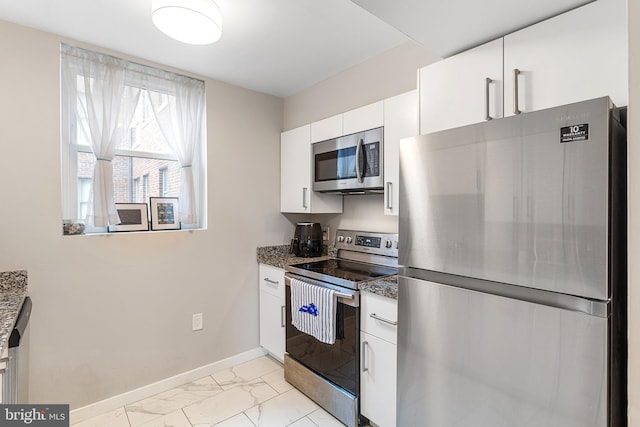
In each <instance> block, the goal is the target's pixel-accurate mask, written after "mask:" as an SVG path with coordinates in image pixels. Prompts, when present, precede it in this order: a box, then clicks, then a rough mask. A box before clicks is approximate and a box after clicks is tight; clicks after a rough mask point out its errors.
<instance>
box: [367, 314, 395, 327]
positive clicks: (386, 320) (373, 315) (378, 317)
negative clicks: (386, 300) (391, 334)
mask: <svg viewBox="0 0 640 427" xmlns="http://www.w3.org/2000/svg"><path fill="white" fill-rule="evenodd" d="M369 317H371V318H372V319H376V320H379V321H381V322H384V323H388V324H389V325H392V326H397V325H398V321H397V320H389V319H385V318H384V317H380V316H378V315H377V314H375V313H371V314H370V315H369Z"/></svg>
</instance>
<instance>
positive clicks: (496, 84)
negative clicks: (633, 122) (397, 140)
mask: <svg viewBox="0 0 640 427" xmlns="http://www.w3.org/2000/svg"><path fill="white" fill-rule="evenodd" d="M626 4H627V3H626V0H597V1H595V2H593V3H589V4H587V5H585V6H582V7H580V8H577V9H574V10H572V11H569V12H567V13H564V14H561V15H558V16H556V17H553V18H550V19H548V20H546V21H542V22H540V23H538V24H535V25H532V26H530V27H527V28H524V29H522V30H520V31H516V32H514V33H511V34H509V35H506V36H505V37H503V38H500V39H497V40H494V41H492V42H489V43H486V44H484V45H481V46H478V47H476V48H474V49H470V50H468V51H465V52H462V53H460V54H458V55H454V56H451V57H449V58H446V59H444V60H442V61H440V62H437V63H435V64H432V65H429V66H426V67H424V68H422V69H420V71H419V91H420V133H421V134H424V133H430V132H435V131H439V130H443V129H450V128H454V127H458V126H464V125H468V124H473V123H479V122H482V121H486V120H491V119H495V118H500V117H506V116H511V115H515V114H519V113H520V112H528V111H537V110H541V109H544V108H550V107H554V106H557V105H564V104H568V103H572V102H579V101H582V100H585V99H592V98H597V97H601V96H609V97H610V98H611V99H612V100H613V102H614V103H615V104H616V105H618V106H624V105H627V104H628V98H627V92H628V78H627V68H628V66H627V44H628V43H627V17H626V16H627V14H626Z"/></svg>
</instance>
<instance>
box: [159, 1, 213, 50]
mask: <svg viewBox="0 0 640 427" xmlns="http://www.w3.org/2000/svg"><path fill="white" fill-rule="evenodd" d="M151 8H152V19H153V23H154V25H155V26H156V27H157V28H158V29H159V30H160V31H162V32H163V33H165V34H166V35H168V36H169V37H171V38H174V39H176V40H178V41H181V42H183V43H189V44H196V45H203V44H209V43H213V42H215V41H217V40H218V39H219V38H220V36H221V35H222V15H221V14H220V8H218V5H217V4H215V3H214V2H213V1H212V0H152V2H151Z"/></svg>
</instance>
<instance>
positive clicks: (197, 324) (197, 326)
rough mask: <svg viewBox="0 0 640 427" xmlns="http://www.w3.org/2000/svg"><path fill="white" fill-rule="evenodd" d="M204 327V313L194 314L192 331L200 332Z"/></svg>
mask: <svg viewBox="0 0 640 427" xmlns="http://www.w3.org/2000/svg"><path fill="white" fill-rule="evenodd" d="M203 327H204V322H203V320H202V313H197V314H194V315H193V317H192V318H191V330H192V331H199V330H201V329H202V328H203Z"/></svg>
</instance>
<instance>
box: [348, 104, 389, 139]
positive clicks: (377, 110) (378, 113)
mask: <svg viewBox="0 0 640 427" xmlns="http://www.w3.org/2000/svg"><path fill="white" fill-rule="evenodd" d="M342 123H343V129H342V132H343V135H350V134H352V133H356V132H362V131H364V130H369V129H374V128H379V127H380V126H382V125H383V123H384V106H383V101H378V102H374V103H373V104H369V105H365V106H364V107H360V108H356V109H354V110H350V111H347V112H346V113H344V114H343V119H342Z"/></svg>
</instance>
